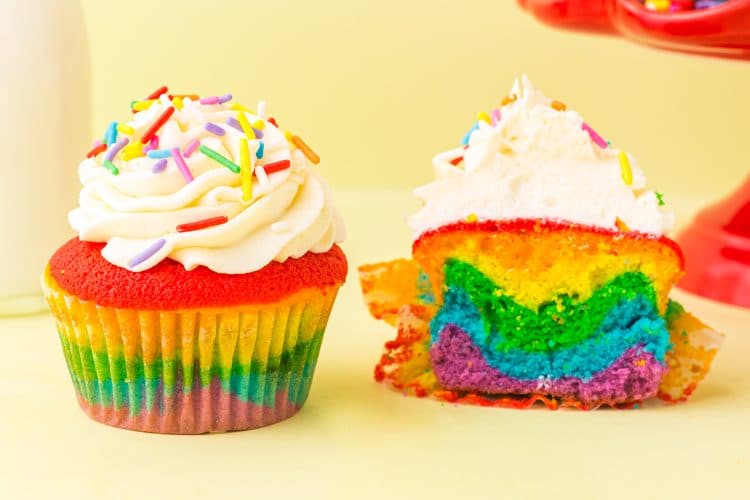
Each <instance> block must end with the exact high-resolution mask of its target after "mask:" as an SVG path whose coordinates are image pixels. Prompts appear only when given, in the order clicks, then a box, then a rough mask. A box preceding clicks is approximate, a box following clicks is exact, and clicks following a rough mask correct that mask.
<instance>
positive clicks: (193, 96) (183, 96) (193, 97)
mask: <svg viewBox="0 0 750 500" xmlns="http://www.w3.org/2000/svg"><path fill="white" fill-rule="evenodd" d="M168 97H169V100H171V101H173V100H175V99H183V100H185V99H190V100H191V101H197V100H198V99H200V96H199V95H197V94H170V95H169V96H168Z"/></svg>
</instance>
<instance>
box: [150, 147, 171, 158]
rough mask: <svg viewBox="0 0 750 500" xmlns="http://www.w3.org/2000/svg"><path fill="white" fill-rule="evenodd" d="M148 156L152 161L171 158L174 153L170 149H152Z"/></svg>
mask: <svg viewBox="0 0 750 500" xmlns="http://www.w3.org/2000/svg"><path fill="white" fill-rule="evenodd" d="M146 156H148V157H149V158H151V159H158V158H169V157H170V156H172V151H171V150H169V149H152V150H150V151H148V152H147V153H146Z"/></svg>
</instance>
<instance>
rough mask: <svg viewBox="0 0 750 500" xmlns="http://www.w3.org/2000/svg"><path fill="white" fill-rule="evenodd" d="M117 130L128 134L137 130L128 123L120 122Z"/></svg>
mask: <svg viewBox="0 0 750 500" xmlns="http://www.w3.org/2000/svg"><path fill="white" fill-rule="evenodd" d="M117 131H118V132H120V133H121V134H127V135H133V134H135V130H134V129H133V127H131V126H130V125H128V124H127V123H118V124H117Z"/></svg>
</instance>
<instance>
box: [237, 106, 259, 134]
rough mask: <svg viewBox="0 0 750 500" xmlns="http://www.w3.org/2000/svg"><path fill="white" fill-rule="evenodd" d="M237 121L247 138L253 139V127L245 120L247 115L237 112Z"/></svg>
mask: <svg viewBox="0 0 750 500" xmlns="http://www.w3.org/2000/svg"><path fill="white" fill-rule="evenodd" d="M237 122H238V123H239V124H240V127H241V128H242V131H243V132H244V133H245V135H246V136H247V138H248V139H251V140H252V139H255V132H254V131H253V127H251V126H250V122H249V121H247V116H245V113H242V112H240V113H237Z"/></svg>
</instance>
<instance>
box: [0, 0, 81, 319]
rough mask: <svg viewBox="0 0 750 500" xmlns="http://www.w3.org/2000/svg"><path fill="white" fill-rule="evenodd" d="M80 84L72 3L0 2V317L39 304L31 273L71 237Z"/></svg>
mask: <svg viewBox="0 0 750 500" xmlns="http://www.w3.org/2000/svg"><path fill="white" fill-rule="evenodd" d="M89 82H90V75H89V63H88V46H87V40H86V32H85V27H84V23H83V16H82V12H81V8H80V5H79V4H78V2H76V1H73V0H66V1H62V2H61V1H59V0H3V1H0V315H13V314H25V313H31V312H37V311H39V310H41V309H43V308H44V304H43V301H42V298H41V290H40V286H39V277H40V275H41V274H42V272H43V270H44V266H45V265H46V263H47V261H48V260H49V258H50V256H51V255H52V253H53V252H54V250H55V249H56V248H57V247H58V246H60V245H62V244H63V243H64V242H65V241H66V240H67V239H68V238H70V237H72V232H71V230H70V227H69V225H68V222H67V213H68V211H69V210H71V209H72V208H74V206H75V204H76V200H77V193H78V171H77V166H78V163H79V162H80V160H81V158H82V157H83V156H84V155H85V153H86V150H87V148H88V147H89V145H90V141H91V136H90V121H91V118H90V93H89Z"/></svg>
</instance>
